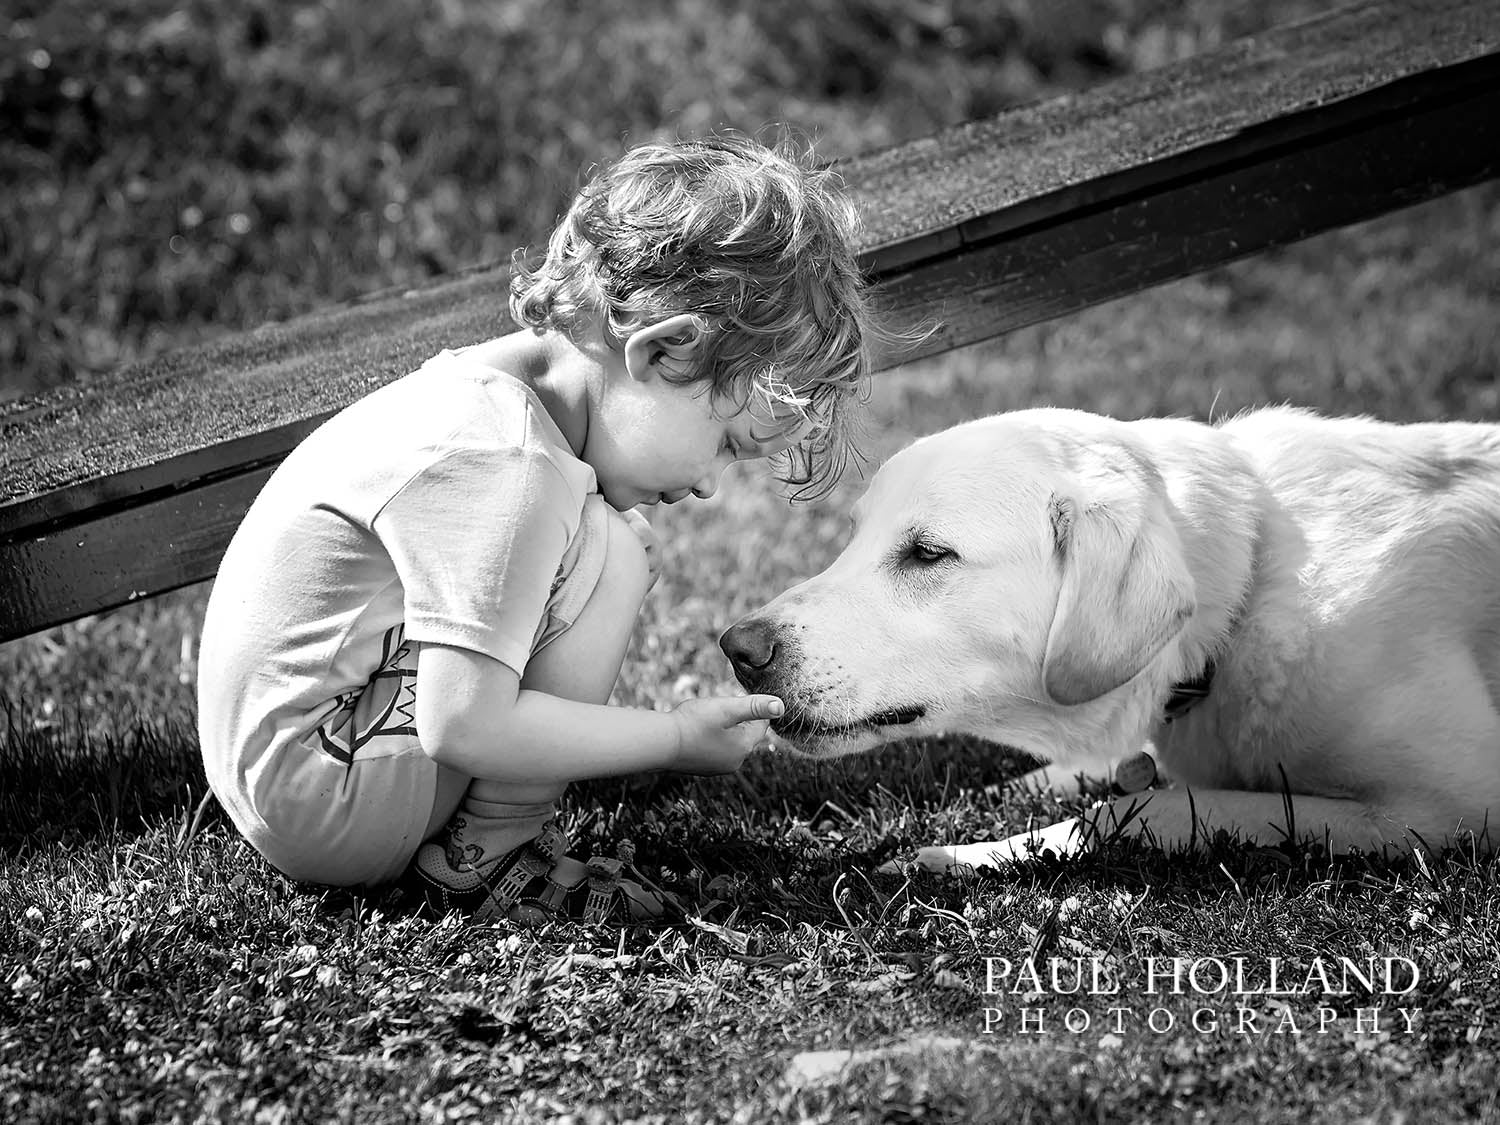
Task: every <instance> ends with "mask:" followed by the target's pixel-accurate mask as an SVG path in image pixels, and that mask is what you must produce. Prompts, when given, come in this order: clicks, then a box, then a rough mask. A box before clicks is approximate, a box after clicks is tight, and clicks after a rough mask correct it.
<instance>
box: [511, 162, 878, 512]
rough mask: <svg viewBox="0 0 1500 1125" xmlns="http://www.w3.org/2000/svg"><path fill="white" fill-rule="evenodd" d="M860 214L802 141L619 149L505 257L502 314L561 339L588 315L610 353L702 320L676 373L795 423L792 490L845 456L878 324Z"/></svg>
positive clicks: (819, 485)
mask: <svg viewBox="0 0 1500 1125" xmlns="http://www.w3.org/2000/svg"><path fill="white" fill-rule="evenodd" d="M858 227H859V220H858V216H857V214H856V212H855V209H854V206H853V204H852V203H851V202H850V201H849V199H848V198H847V197H846V196H845V195H844V192H843V183H842V180H841V179H840V178H839V177H838V175H837V174H836V173H835V172H833V171H832V170H831V169H829V168H827V167H823V166H820V165H819V164H817V163H816V162H815V160H814V158H813V154H812V151H811V148H810V146H807V145H796V144H794V143H793V142H792V141H791V140H790V139H788V138H785V137H783V138H779V139H778V140H777V141H776V143H775V144H774V145H769V146H768V145H765V144H762V143H760V142H758V141H755V140H752V139H750V138H748V137H744V136H741V135H739V134H733V133H722V134H715V135H712V136H708V137H705V138H702V139H697V140H686V141H678V142H675V143H648V144H642V145H639V146H637V147H634V148H631V149H629V150H628V151H626V152H625V153H624V154H623V155H622V156H620V157H619V158H618V159H617V160H615V161H614V162H612V163H610V164H608V165H606V166H605V167H603V168H602V169H601V170H599V171H598V173H597V174H596V175H595V176H594V177H593V178H592V179H591V180H590V181H589V182H588V183H587V184H585V185H584V187H583V188H582V190H580V192H579V193H578V196H577V197H576V198H575V199H574V201H573V204H572V206H571V207H570V208H569V210H568V213H567V215H566V216H565V217H564V218H563V220H562V221H561V222H560V223H559V224H558V226H557V229H556V230H555V231H554V232H553V234H552V236H551V238H550V240H549V242H548V246H547V253H546V256H545V258H544V259H543V260H542V261H540V262H539V263H537V264H536V265H535V266H530V265H528V264H527V263H526V262H525V261H524V259H523V258H522V256H521V255H518V256H517V260H516V263H515V271H514V273H513V275H512V279H511V287H510V308H511V314H512V316H514V317H515V319H516V321H517V322H518V323H520V324H524V325H529V326H530V327H532V328H535V329H541V328H550V329H555V330H558V331H561V332H564V333H567V334H570V335H572V334H575V333H576V332H577V331H579V330H580V329H582V328H583V326H584V325H586V324H593V323H598V324H599V325H600V326H601V327H602V329H603V332H604V336H605V339H606V340H607V341H608V343H609V345H610V346H611V347H613V348H616V349H619V348H621V347H622V346H623V343H624V341H625V340H626V339H627V338H628V337H629V335H630V334H631V333H632V332H634V331H635V330H636V329H638V328H641V327H643V326H646V325H649V324H653V323H656V322H658V321H660V320H662V319H665V318H666V317H669V316H673V315H677V314H681V313H689V314H692V315H694V316H696V317H697V318H698V319H699V321H700V323H701V326H702V329H703V332H704V336H703V342H702V344H701V345H700V347H699V350H698V352H697V353H696V362H695V363H694V364H693V365H692V367H691V368H690V369H689V371H688V372H687V373H685V374H684V375H683V377H682V378H681V379H680V380H674V381H679V382H682V383H695V382H705V383H707V384H708V385H709V387H710V389H711V392H712V394H713V395H714V396H715V397H716V398H720V397H727V398H732V399H734V400H735V401H743V402H744V403H745V408H746V409H752V410H756V411H757V413H758V414H759V415H761V416H762V417H763V418H764V419H765V420H767V421H768V422H771V423H772V424H774V425H777V426H778V428H785V426H786V423H787V422H788V421H792V420H795V421H796V422H797V423H798V425H799V426H802V427H803V428H804V429H805V432H804V433H803V435H802V436H801V438H800V440H799V441H798V442H797V444H796V445H794V446H793V448H792V449H790V450H788V451H787V452H786V454H784V455H782V457H781V458H780V459H779V460H780V464H779V465H778V469H779V475H780V477H781V479H782V481H783V482H784V483H786V484H788V485H790V486H793V487H795V488H796V490H797V491H796V493H795V495H796V496H797V497H798V498H808V497H811V496H817V495H822V494H824V493H826V492H827V490H828V489H829V488H830V487H832V485H833V483H834V482H835V481H836V480H837V479H838V477H839V476H841V475H842V473H843V471H844V469H845V467H846V466H847V463H848V461H849V459H850V457H851V456H852V457H854V458H856V459H858V458H859V457H860V454H859V452H858V450H857V448H856V430H857V425H858V417H857V416H858V412H859V411H858V408H859V407H862V406H863V405H864V403H865V402H866V401H867V399H868V395H869V386H868V379H867V377H866V376H867V374H868V372H869V371H870V369H871V350H872V344H873V343H875V342H877V338H884V337H885V335H886V334H885V333H883V331H882V330H881V329H880V328H879V327H878V326H877V324H876V322H875V317H874V315H873V313H872V310H871V307H870V304H869V300H868V295H867V292H866V286H865V282H864V278H863V277H862V275H861V273H860V270H859V267H858V265H857V263H856V260H855V250H854V239H855V235H856V233H857V231H858Z"/></svg>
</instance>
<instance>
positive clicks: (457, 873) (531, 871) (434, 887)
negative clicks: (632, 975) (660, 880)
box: [410, 821, 665, 925]
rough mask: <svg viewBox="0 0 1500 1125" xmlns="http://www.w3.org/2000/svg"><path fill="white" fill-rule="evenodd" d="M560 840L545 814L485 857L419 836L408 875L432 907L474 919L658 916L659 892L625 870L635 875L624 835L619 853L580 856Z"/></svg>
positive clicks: (637, 919) (531, 921) (539, 920)
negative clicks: (532, 835) (539, 824)
mask: <svg viewBox="0 0 1500 1125" xmlns="http://www.w3.org/2000/svg"><path fill="white" fill-rule="evenodd" d="M567 847H568V840H567V837H566V836H565V835H564V834H563V831H562V829H561V828H559V827H558V826H557V824H556V822H553V821H549V822H548V823H547V825H546V827H545V828H543V829H542V834H541V835H540V836H538V837H537V838H536V839H535V840H532V841H530V842H529V843H526V844H522V845H521V846H520V847H519V848H516V849H515V850H514V851H511V852H508V853H506V854H504V855H501V856H498V857H496V858H495V859H493V860H490V861H489V862H487V863H486V862H475V861H474V860H473V859H470V858H468V857H466V856H464V855H462V854H460V853H459V852H458V850H457V849H454V850H451V851H450V849H449V848H448V847H446V846H444V845H443V844H440V843H436V842H434V843H429V844H423V845H422V847H421V848H419V849H418V850H417V856H416V859H415V860H413V862H412V865H411V869H410V875H411V880H412V882H413V884H414V886H415V889H416V891H417V893H418V894H419V895H420V896H421V897H422V899H423V900H424V901H425V902H426V903H427V904H428V905H429V906H431V907H432V908H433V909H434V910H436V911H438V912H439V913H447V912H449V911H454V910H457V911H462V912H464V913H466V914H469V915H471V916H472V917H473V918H474V919H476V920H478V921H484V920H488V919H493V918H508V919H510V920H511V921H513V922H525V923H528V924H531V925H540V924H542V923H544V922H551V921H556V920H559V919H573V920H577V921H582V922H622V923H629V922H641V921H647V920H649V919H652V918H659V917H661V915H662V913H663V911H664V909H665V896H664V895H659V894H655V893H652V891H648V890H647V889H646V888H645V887H644V886H642V885H641V883H638V882H636V881H635V880H632V879H626V878H624V874H625V872H626V870H627V869H629V871H630V873H631V874H633V875H636V876H637V877H639V873H638V872H636V871H635V869H634V867H633V865H632V860H633V858H634V851H635V849H634V848H633V847H632V846H631V845H630V844H629V843H628V842H625V841H622V842H621V844H620V846H619V848H618V849H617V851H618V853H619V858H616V859H609V858H606V857H604V856H593V857H591V858H590V859H589V860H588V862H587V863H585V862H583V861H581V860H579V859H577V858H575V857H573V856H570V855H568V854H566V853H567ZM468 850H474V849H464V851H468ZM455 861H456V862H455ZM643 881H644V880H643Z"/></svg>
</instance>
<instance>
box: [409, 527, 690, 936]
mask: <svg viewBox="0 0 1500 1125" xmlns="http://www.w3.org/2000/svg"><path fill="white" fill-rule="evenodd" d="M584 519H585V530H584V532H583V533H581V535H580V538H581V539H587V540H588V542H587V543H586V545H585V547H584V549H583V550H582V551H580V552H579V556H580V557H578V558H576V559H573V560H572V564H573V565H572V567H571V569H570V570H569V571H568V573H567V574H566V575H565V577H564V579H563V582H562V584H561V586H560V587H559V589H558V590H557V591H555V592H554V596H553V599H552V602H551V604H550V605H549V616H548V620H547V621H544V622H543V623H542V626H541V628H540V629H539V630H538V636H537V644H538V648H537V649H536V650H535V651H534V653H533V656H532V658H531V660H530V661H529V662H528V664H527V668H526V672H525V674H524V675H523V676H522V678H521V687H522V688H523V689H527V690H532V691H544V692H547V693H548V694H550V695H556V696H559V697H562V698H565V699H573V700H577V701H579V702H584V703H596V704H603V703H606V702H607V701H608V700H609V695H610V692H611V691H612V690H613V689H614V684H615V679H616V678H617V677H618V675H619V672H620V665H621V663H622V662H623V660H624V658H625V649H626V646H627V645H628V644H629V641H630V636H631V633H632V632H633V631H634V628H635V621H636V618H637V616H638V615H639V613H640V607H641V602H642V600H643V599H644V598H645V595H646V592H647V591H648V589H649V588H650V583H651V578H650V574H649V570H648V567H647V562H646V554H645V548H644V546H643V544H642V543H641V540H640V539H639V538H638V537H637V536H636V534H635V532H634V531H633V530H632V528H631V527H630V525H629V524H628V523H627V522H626V520H625V519H624V518H623V517H622V516H620V515H619V514H618V513H617V512H615V511H614V510H613V509H611V508H609V507H608V506H607V505H605V504H604V503H603V501H601V500H598V499H597V498H591V501H590V505H589V506H588V507H586V508H585V513H584ZM565 789H566V786H565V785H556V784H545V785H525V784H516V783H513V782H497V781H490V780H486V779H482V778H474V779H473V780H471V781H470V782H469V784H468V788H467V791H466V792H464V794H463V796H462V800H461V801H459V802H458V803H457V811H456V813H455V814H454V815H453V816H452V819H451V821H450V822H448V829H447V834H446V840H445V844H444V845H442V846H439V845H429V846H428V847H426V848H424V849H423V853H422V854H419V861H418V869H419V874H421V875H423V876H424V877H426V879H427V881H428V883H429V884H442V885H444V886H448V887H449V888H450V889H452V890H454V891H456V892H458V893H459V894H461V895H464V896H472V894H473V892H475V891H480V892H481V893H482V892H483V890H484V888H490V887H493V885H494V884H495V883H496V882H497V881H498V880H496V879H493V878H489V877H486V879H485V880H484V882H483V884H481V883H479V882H478V880H477V878H476V877H475V876H471V875H468V873H469V872H476V873H477V872H479V871H481V870H483V869H484V868H486V867H488V866H490V865H491V864H493V863H494V862H495V860H496V859H498V858H501V857H507V858H508V857H509V856H510V855H512V854H513V853H515V852H517V851H518V850H519V849H520V848H521V846H522V845H524V844H526V843H527V842H529V841H534V840H536V839H537V838H538V837H539V836H541V835H542V831H543V828H544V826H545V825H546V822H547V821H548V820H550V819H551V817H552V816H553V813H554V811H555V807H554V806H555V802H556V800H557V799H558V798H559V797H560V796H561V795H562V793H563V791H564V790H565ZM450 793H451V791H450ZM443 796H444V794H443V791H442V789H441V788H440V791H439V797H440V800H441V799H442V798H443ZM448 799H449V800H452V797H451V796H449V798H448ZM444 811H445V810H444V809H443V808H442V807H441V805H440V806H439V807H436V808H434V810H433V816H434V820H436V819H437V818H438V816H439V815H440V814H442V813H443V812H444ZM450 811H451V810H450ZM556 840H557V837H555V836H554V835H553V834H551V833H549V834H548V835H547V836H546V841H547V843H548V845H549V847H550V846H551V845H553V844H554V843H555V842H556ZM440 859H441V860H442V862H441V863H439V860H440ZM548 859H549V860H550V870H548V866H547V864H546V863H544V862H543V861H542V859H540V858H537V857H532V859H531V861H530V862H531V867H530V868H529V869H528V870H529V872H530V874H529V875H528V878H527V879H526V880H522V879H521V876H520V875H517V876H516V877H515V879H514V882H516V883H517V884H518V885H519V884H520V883H522V882H529V881H530V879H531V878H532V877H537V876H539V874H540V873H541V872H546V873H547V875H548V878H549V879H550V881H551V882H552V883H553V884H554V885H555V886H556V887H557V888H558V889H559V890H560V891H566V890H572V889H575V888H577V887H579V886H581V885H582V884H583V883H584V881H585V879H586V877H587V876H588V871H587V869H586V865H585V864H584V863H583V862H582V861H580V860H577V859H573V858H572V857H568V856H561V857H558V856H556V855H555V854H551V853H549V856H548ZM444 868H451V869H452V870H453V871H454V872H457V873H458V876H453V875H450V873H449V871H447V870H444ZM465 876H467V877H465ZM508 879H509V877H507V880H508ZM620 886H621V889H622V891H623V892H624V894H625V897H626V899H627V901H628V902H629V903H630V911H631V913H632V915H635V916H651V915H655V914H659V913H660V912H661V904H660V902H659V901H657V900H656V899H655V896H652V895H650V894H648V893H646V892H645V891H644V890H642V889H641V888H640V887H638V886H636V885H635V884H633V883H629V882H628V881H623V880H622V881H620ZM501 897H502V898H503V897H504V896H503V895H502V896H501ZM554 897H556V898H558V899H559V900H560V899H561V897H562V895H561V894H559V895H556V896H554ZM445 901H446V898H445ZM466 904H467V903H466Z"/></svg>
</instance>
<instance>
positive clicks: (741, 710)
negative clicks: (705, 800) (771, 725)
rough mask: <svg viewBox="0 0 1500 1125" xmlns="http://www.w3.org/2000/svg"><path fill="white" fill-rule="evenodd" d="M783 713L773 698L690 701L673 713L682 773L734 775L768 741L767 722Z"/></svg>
mask: <svg viewBox="0 0 1500 1125" xmlns="http://www.w3.org/2000/svg"><path fill="white" fill-rule="evenodd" d="M782 710H783V707H782V703H781V700H779V699H777V698H776V697H775V696H774V695H736V696H714V697H711V698H708V699H689V700H687V701H686V702H685V703H680V704H678V705H677V707H676V708H674V709H673V711H672V717H673V718H674V719H676V720H677V758H676V760H675V761H674V762H673V764H672V767H671V768H672V769H674V770H678V771H680V772H682V773H733V772H734V771H735V770H737V769H739V768H740V763H741V762H743V761H744V760H745V757H746V756H747V755H748V754H749V753H750V751H752V750H754V749H755V748H756V747H757V746H759V745H762V744H763V743H764V741H765V738H766V720H767V719H774V718H777V717H778V716H779V715H780V714H781V712H782Z"/></svg>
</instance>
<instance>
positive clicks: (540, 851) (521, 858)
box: [477, 821, 568, 918]
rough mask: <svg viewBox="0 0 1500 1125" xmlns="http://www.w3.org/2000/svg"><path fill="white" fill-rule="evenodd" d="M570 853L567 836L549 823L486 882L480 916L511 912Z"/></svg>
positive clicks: (551, 822) (501, 865) (553, 823)
mask: <svg viewBox="0 0 1500 1125" xmlns="http://www.w3.org/2000/svg"><path fill="white" fill-rule="evenodd" d="M567 849H568V838H567V836H565V835H564V834H563V831H562V829H561V828H559V827H558V826H557V824H556V823H555V822H553V821H548V822H547V825H546V827H544V828H543V829H542V834H541V835H540V836H538V837H537V838H536V839H535V840H532V841H531V842H530V843H528V844H526V845H525V846H523V847H521V848H518V849H517V850H516V851H515V852H514V853H512V857H513V858H512V859H511V860H510V862H508V863H505V862H502V863H501V864H500V865H499V866H498V868H497V870H496V873H495V874H494V875H491V876H490V877H489V878H488V879H486V880H485V886H486V888H487V889H488V890H489V897H488V899H487V900H486V902H485V904H484V906H483V907H482V911H481V912H479V913H478V914H477V916H479V917H485V918H487V917H490V916H492V915H495V914H504V913H506V912H507V911H509V910H510V908H511V907H513V906H514V905H515V904H516V902H517V901H518V900H519V899H520V898H521V895H522V893H523V892H524V891H525V890H526V888H527V887H529V886H531V884H532V883H534V882H535V881H536V880H537V879H546V878H547V876H548V875H550V874H551V873H552V869H553V868H554V867H555V866H557V861H558V860H559V859H561V858H562V856H563V853H564V852H566V851H567ZM496 875H498V876H499V877H498V878H496Z"/></svg>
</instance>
